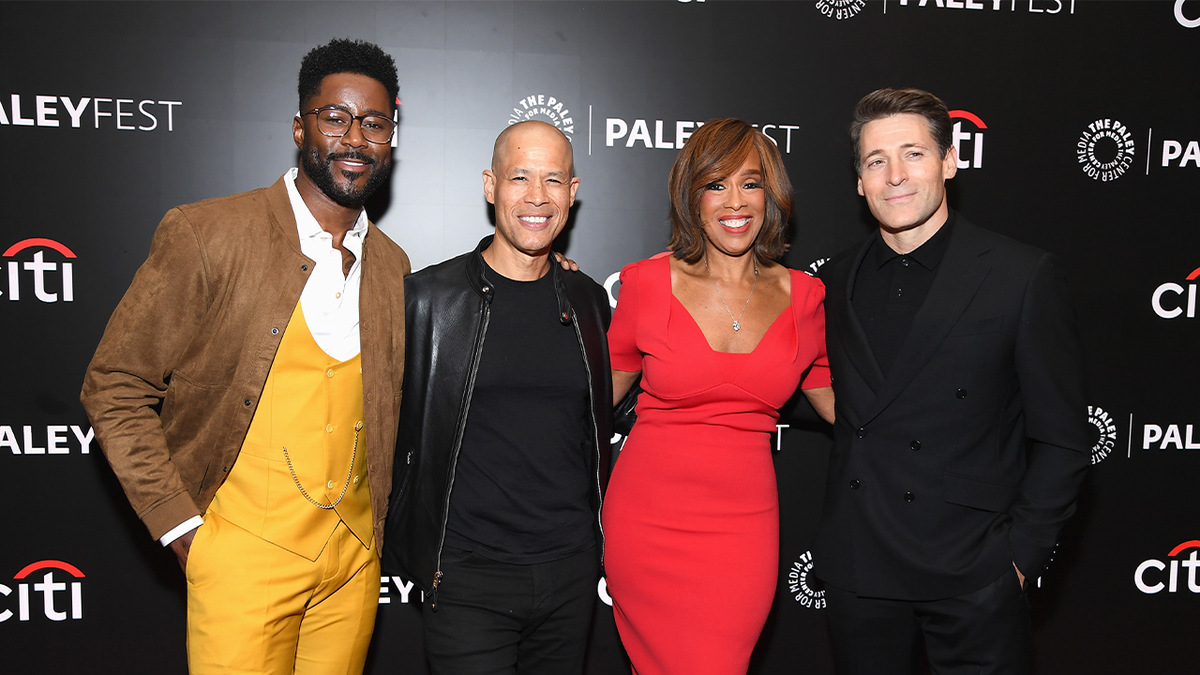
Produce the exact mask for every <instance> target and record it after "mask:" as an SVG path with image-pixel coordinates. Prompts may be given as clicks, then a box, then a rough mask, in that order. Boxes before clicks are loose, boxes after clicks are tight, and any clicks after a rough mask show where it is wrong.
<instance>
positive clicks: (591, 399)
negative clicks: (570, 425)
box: [571, 307, 612, 569]
mask: <svg viewBox="0 0 1200 675" xmlns="http://www.w3.org/2000/svg"><path fill="white" fill-rule="evenodd" d="M571 326H572V327H573V328H574V329H575V339H576V340H578V341H579V355H580V357H582V358H583V371H584V372H585V373H587V383H588V417H589V418H590V419H591V420H592V436H593V437H595V439H596V444H595V445H594V446H593V447H592V449H593V450H594V451H595V455H596V526H597V527H599V528H600V568H601V569H604V522H603V520H602V519H601V512H602V511H603V507H604V491H603V490H602V489H601V488H600V442H601V441H602V440H603V439H601V438H600V425H599V424H597V423H596V387H595V386H594V385H593V383H592V366H591V364H590V363H588V357H587V347H586V346H585V345H584V344H583V333H582V332H581V331H580V330H579V319H578V317H576V316H575V308H574V307H572V308H571ZM609 377H612V374H611V373H610V374H609Z"/></svg>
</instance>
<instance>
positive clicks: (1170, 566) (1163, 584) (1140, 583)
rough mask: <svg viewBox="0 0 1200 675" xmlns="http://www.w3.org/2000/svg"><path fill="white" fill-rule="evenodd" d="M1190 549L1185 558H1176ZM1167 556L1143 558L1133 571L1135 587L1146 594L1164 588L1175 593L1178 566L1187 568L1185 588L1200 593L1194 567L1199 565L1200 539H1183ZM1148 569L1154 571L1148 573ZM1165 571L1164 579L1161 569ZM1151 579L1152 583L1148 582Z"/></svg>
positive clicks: (1177, 585) (1152, 593)
mask: <svg viewBox="0 0 1200 675" xmlns="http://www.w3.org/2000/svg"><path fill="white" fill-rule="evenodd" d="M1187 550H1191V554H1190V555H1189V556H1188V557H1187V558H1186V559H1181V558H1182V556H1181V557H1179V558H1177V557H1176V556H1179V554H1181V553H1183V552H1184V551H1187ZM1167 558H1171V560H1169V561H1167V562H1163V561H1162V560H1153V559H1151V560H1144V561H1142V564H1140V565H1138V566H1137V571H1136V572H1134V573H1133V583H1134V585H1136V586H1137V589H1138V590H1139V591H1141V592H1143V593H1145V594H1147V595H1154V594H1155V593H1161V592H1162V591H1163V590H1166V591H1167V592H1168V593H1176V592H1178V591H1179V577H1180V573H1179V568H1180V567H1184V568H1186V569H1187V589H1188V590H1189V591H1191V592H1192V593H1200V584H1197V583H1196V581H1197V579H1196V568H1198V567H1200V540H1197V539H1192V540H1191V541H1185V542H1183V543H1182V544H1180V545H1178V546H1176V547H1175V548H1173V549H1171V552H1170V553H1168V554H1167ZM1150 570H1156V572H1155V573H1150ZM1166 570H1169V571H1167V573H1166V575H1165V576H1166V579H1165V581H1164V580H1163V576H1164V575H1163V574H1162V572H1163V571H1166ZM1151 581H1153V583H1150V582H1151Z"/></svg>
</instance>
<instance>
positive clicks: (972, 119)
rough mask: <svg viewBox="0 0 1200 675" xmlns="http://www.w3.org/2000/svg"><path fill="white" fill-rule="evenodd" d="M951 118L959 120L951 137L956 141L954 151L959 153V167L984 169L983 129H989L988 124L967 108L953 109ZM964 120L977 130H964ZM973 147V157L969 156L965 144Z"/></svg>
mask: <svg viewBox="0 0 1200 675" xmlns="http://www.w3.org/2000/svg"><path fill="white" fill-rule="evenodd" d="M950 119H952V120H959V121H957V122H955V123H954V132H953V134H952V135H951V138H952V139H953V141H954V153H955V154H956V155H958V168H960V169H982V168H983V130H984V129H987V125H986V124H984V123H983V120H981V119H979V116H978V115H976V114H975V113H970V112H967V111H966V110H951V111H950ZM963 121H966V122H967V123H969V124H971V125H972V126H974V127H975V129H976V130H975V132H974V133H972V132H970V131H963V128H962V126H963ZM966 145H969V146H970V147H971V157H970V159H968V158H967V154H966V150H964V146H966Z"/></svg>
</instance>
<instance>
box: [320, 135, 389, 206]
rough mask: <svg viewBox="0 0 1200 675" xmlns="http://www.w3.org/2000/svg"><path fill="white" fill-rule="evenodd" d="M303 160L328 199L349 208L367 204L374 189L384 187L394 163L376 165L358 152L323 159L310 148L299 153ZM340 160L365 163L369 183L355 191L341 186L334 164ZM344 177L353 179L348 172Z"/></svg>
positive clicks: (351, 185) (336, 154) (330, 155)
mask: <svg viewBox="0 0 1200 675" xmlns="http://www.w3.org/2000/svg"><path fill="white" fill-rule="evenodd" d="M300 159H301V161H302V162H303V164H304V173H305V174H306V175H307V176H308V177H309V179H310V180H312V182H313V184H314V185H316V186H317V187H318V188H319V189H320V190H321V192H324V193H325V196H326V197H329V198H330V199H332V200H333V201H334V202H335V203H337V204H338V205H339V206H345V207H347V208H355V207H360V206H362V205H363V203H365V202H366V201H367V198H369V197H370V196H371V195H372V194H374V192H375V190H378V189H379V186H380V185H383V183H384V181H386V180H387V179H388V176H390V175H391V173H392V165H391V162H388V161H383V162H376V161H375V160H373V159H371V158H370V157H367V156H365V155H363V154H362V153H358V152H340V153H331V154H329V155H326V156H325V157H324V159H322V157H321V152H320V150H318V149H317V148H314V147H308V148H305V149H304V151H303V152H301V153H300ZM338 159H353V160H356V161H360V162H366V163H367V167H368V170H369V171H370V173H369V175H368V176H367V182H366V184H364V185H363V186H362V187H361V188H358V189H355V188H354V187H353V183H351V184H350V186H348V187H344V188H343V187H338V185H337V183H335V182H334V180H333V162H334V161H335V160H338ZM342 175H343V176H345V177H346V178H348V179H352V177H351V175H350V174H348V173H347V172H344V171H343V172H342Z"/></svg>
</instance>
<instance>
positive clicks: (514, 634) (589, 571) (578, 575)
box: [422, 548, 600, 675]
mask: <svg viewBox="0 0 1200 675" xmlns="http://www.w3.org/2000/svg"><path fill="white" fill-rule="evenodd" d="M448 554H449V555H448ZM598 558H599V556H598V554H597V552H596V550H595V548H591V549H588V550H587V551H584V552H582V553H576V554H574V555H572V556H570V557H568V558H564V559H562V560H555V561H552V562H547V563H538V564H534V565H511V564H507V563H501V562H496V561H494V560H489V559H487V558H484V557H483V556H481V555H478V554H475V553H466V552H454V551H445V552H443V555H442V572H443V577H442V581H441V582H440V583H439V585H438V602H437V611H436V612H434V611H432V610H430V608H429V606H428V605H426V606H425V607H424V608H423V610H422V611H423V618H424V622H425V653H426V654H427V655H428V657H429V665H430V667H431V669H432V671H433V674H434V675H484V674H487V675H491V674H492V673H504V674H507V675H515V674H518V673H519V674H520V675H541V674H544V675H570V674H571V673H582V672H583V659H584V654H585V652H586V650H587V641H588V631H589V629H590V628H591V624H592V615H593V613H594V611H595V609H594V608H595V602H596V597H597V595H596V584H597V583H598V582H599V580H600V563H599V559H598Z"/></svg>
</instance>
